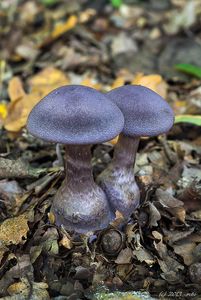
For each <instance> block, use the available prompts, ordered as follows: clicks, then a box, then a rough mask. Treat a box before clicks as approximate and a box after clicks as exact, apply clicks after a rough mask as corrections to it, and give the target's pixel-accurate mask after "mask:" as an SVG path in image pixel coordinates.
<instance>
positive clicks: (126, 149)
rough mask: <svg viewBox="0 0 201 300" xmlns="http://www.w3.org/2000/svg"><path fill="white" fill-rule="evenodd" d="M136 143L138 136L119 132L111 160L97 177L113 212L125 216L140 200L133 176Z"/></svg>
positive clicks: (129, 213) (127, 215) (137, 143)
mask: <svg viewBox="0 0 201 300" xmlns="http://www.w3.org/2000/svg"><path fill="white" fill-rule="evenodd" d="M138 145H139V138H138V137H135V138H134V137H129V136H126V135H124V134H120V136H119V140H118V142H117V144H116V146H115V149H114V157H113V160H112V162H111V163H110V165H109V166H108V167H107V169H106V170H104V171H103V172H102V173H101V174H100V175H99V177H98V183H99V184H100V186H101V187H102V188H103V190H104V191H105V192H106V194H107V196H108V199H109V202H110V205H111V207H112V210H113V212H115V211H116V210H118V211H120V212H121V213H122V214H123V216H124V217H125V218H127V217H129V216H130V215H131V213H132V212H133V211H134V210H135V209H136V208H137V207H138V205H139V201H140V191H139V188H138V185H137V183H136V181H135V176H134V165H135V158H136V153H137V149H138Z"/></svg>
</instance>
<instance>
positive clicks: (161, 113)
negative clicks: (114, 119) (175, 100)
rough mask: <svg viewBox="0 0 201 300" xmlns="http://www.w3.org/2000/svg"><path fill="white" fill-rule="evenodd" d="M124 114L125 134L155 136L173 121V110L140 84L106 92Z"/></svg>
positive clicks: (167, 128) (163, 131)
mask: <svg viewBox="0 0 201 300" xmlns="http://www.w3.org/2000/svg"><path fill="white" fill-rule="evenodd" d="M106 95H107V97H109V99H111V100H112V101H113V102H114V103H115V104H116V105H117V106H118V107H119V108H120V110H121V111H122V113H123V115H124V122H125V123H124V128H123V131H122V132H123V133H124V134H125V135H127V136H131V137H132V136H155V135H159V134H162V133H165V132H167V131H168V130H169V129H170V128H171V127H172V126H173V123H174V112H173V110H172V109H171V107H170V106H169V104H168V103H167V102H166V101H165V100H164V99H163V98H162V97H161V96H159V95H158V94H157V93H155V92H154V91H152V90H151V89H149V88H146V87H144V86H140V85H125V86H122V87H119V88H116V89H114V90H112V91H110V92H108V93H107V94H106Z"/></svg>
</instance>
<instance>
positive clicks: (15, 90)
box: [8, 77, 25, 102]
mask: <svg viewBox="0 0 201 300" xmlns="http://www.w3.org/2000/svg"><path fill="white" fill-rule="evenodd" d="M8 95H9V97H10V100H11V102H15V101H16V100H19V99H20V98H22V97H23V96H24V95H25V91H24V89H23V85H22V81H21V79H20V78H19V77H13V78H12V79H11V80H10V81H9V84H8Z"/></svg>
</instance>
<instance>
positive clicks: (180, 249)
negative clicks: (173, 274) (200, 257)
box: [172, 241, 196, 266]
mask: <svg viewBox="0 0 201 300" xmlns="http://www.w3.org/2000/svg"><path fill="white" fill-rule="evenodd" d="M172 247H173V249H174V252H175V253H176V254H178V255H179V256H181V257H182V258H183V260H184V263H185V265H187V266H190V265H191V264H192V263H193V262H194V255H193V250H194V249H195V247H196V243H193V242H188V241H180V242H178V243H177V244H175V245H173V246H172Z"/></svg>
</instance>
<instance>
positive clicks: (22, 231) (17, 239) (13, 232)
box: [0, 214, 29, 245]
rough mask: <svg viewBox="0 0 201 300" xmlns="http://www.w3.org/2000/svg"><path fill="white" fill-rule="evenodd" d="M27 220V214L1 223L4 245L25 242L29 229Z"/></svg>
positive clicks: (0, 230) (0, 228) (0, 229)
mask: <svg viewBox="0 0 201 300" xmlns="http://www.w3.org/2000/svg"><path fill="white" fill-rule="evenodd" d="M27 222H28V217H27V215H25V214H23V215H20V216H18V217H14V218H10V219H7V220H5V221H4V222H3V223H2V224H1V225H0V241H1V242H2V243H3V244H4V245H10V244H14V245H17V244H19V243H21V242H23V238H26V236H27V232H28V230H29V227H28V224H27Z"/></svg>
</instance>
